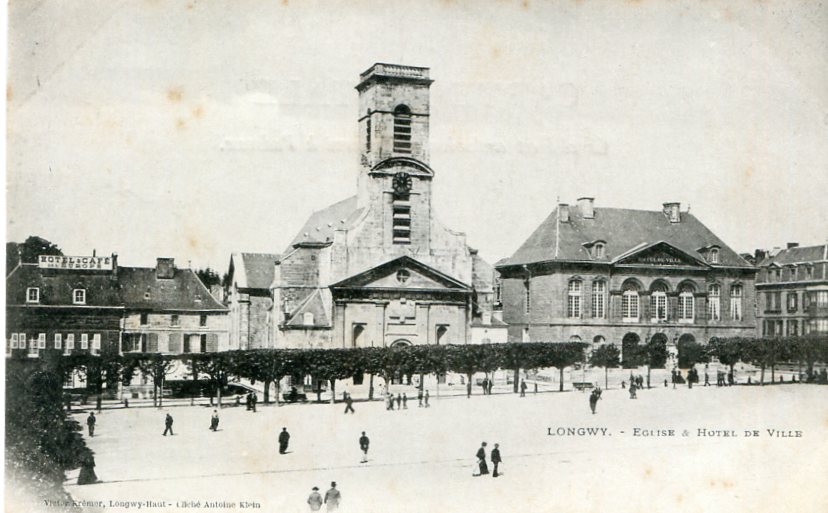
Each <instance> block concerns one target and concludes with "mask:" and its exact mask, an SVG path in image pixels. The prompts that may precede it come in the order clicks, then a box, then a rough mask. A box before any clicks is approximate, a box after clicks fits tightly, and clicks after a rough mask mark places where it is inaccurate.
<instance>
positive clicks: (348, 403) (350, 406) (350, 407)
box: [343, 392, 354, 414]
mask: <svg viewBox="0 0 828 513" xmlns="http://www.w3.org/2000/svg"><path fill="white" fill-rule="evenodd" d="M343 394H345V413H346V414H347V413H348V412H349V411H350V412H351V413H354V400H353V399H351V394H349V393H348V392H343Z"/></svg>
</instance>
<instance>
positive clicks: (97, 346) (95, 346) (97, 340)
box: [92, 333, 101, 353]
mask: <svg viewBox="0 0 828 513" xmlns="http://www.w3.org/2000/svg"><path fill="white" fill-rule="evenodd" d="M92 351H94V352H96V353H99V352H101V334H100V333H95V334H94V335H92Z"/></svg>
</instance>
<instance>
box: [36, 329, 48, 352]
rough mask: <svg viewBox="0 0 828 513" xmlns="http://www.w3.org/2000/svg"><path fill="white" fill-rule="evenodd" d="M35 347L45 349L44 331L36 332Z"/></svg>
mask: <svg viewBox="0 0 828 513" xmlns="http://www.w3.org/2000/svg"><path fill="white" fill-rule="evenodd" d="M37 348H38V349H46V334H45V333H38V335H37Z"/></svg>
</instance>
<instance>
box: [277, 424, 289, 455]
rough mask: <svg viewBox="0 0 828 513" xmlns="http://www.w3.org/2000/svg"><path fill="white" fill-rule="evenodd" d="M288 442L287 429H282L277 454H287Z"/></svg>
mask: <svg viewBox="0 0 828 513" xmlns="http://www.w3.org/2000/svg"><path fill="white" fill-rule="evenodd" d="M288 442H290V433H288V431H287V428H285V427H283V428H282V432H281V433H279V454H285V453H286V452H287V448H288Z"/></svg>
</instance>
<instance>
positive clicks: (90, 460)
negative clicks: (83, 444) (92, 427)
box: [78, 449, 98, 485]
mask: <svg viewBox="0 0 828 513" xmlns="http://www.w3.org/2000/svg"><path fill="white" fill-rule="evenodd" d="M97 481H98V476H97V475H95V457H94V456H93V455H92V451H90V450H89V449H87V450H86V452H85V454H84V455H83V459H82V460H81V469H80V474H78V484H79V485H85V484H92V483H96V482H97Z"/></svg>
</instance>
